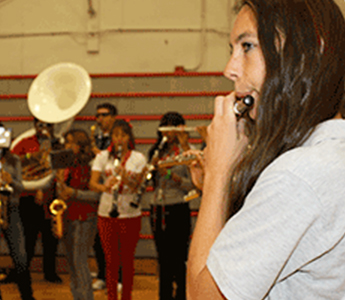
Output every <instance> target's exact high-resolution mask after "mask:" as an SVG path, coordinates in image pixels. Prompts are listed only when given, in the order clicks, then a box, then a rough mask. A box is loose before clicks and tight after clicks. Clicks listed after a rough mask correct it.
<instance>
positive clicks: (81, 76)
mask: <svg viewBox="0 0 345 300" xmlns="http://www.w3.org/2000/svg"><path fill="white" fill-rule="evenodd" d="M90 94H91V78H90V76H89V74H88V73H87V71H86V70H85V69H84V68H82V67H81V66H79V65H76V64H74V63H59V64H55V65H52V66H50V67H48V68H47V69H45V70H43V71H42V72H41V73H40V74H39V75H38V76H37V77H36V78H35V80H34V81H33V82H32V84H31V86H30V88H29V92H28V106H29V110H30V112H31V113H32V114H33V116H35V117H36V118H37V119H38V120H40V121H42V122H46V123H53V124H54V135H55V137H57V138H60V139H62V136H63V134H64V133H65V132H67V130H68V129H69V128H70V126H71V125H72V122H73V119H74V117H75V116H76V115H77V114H78V113H79V112H80V111H81V110H82V108H83V107H84V106H85V105H86V103H87V101H88V100H89V97H90ZM35 133H36V130H35V128H31V129H29V130H27V131H25V132H24V133H22V134H21V135H19V136H18V137H17V138H16V139H15V140H14V141H13V142H12V145H11V149H13V148H14V147H15V146H16V144H17V143H19V142H20V141H21V140H22V139H24V138H27V137H29V136H33V135H34V134H35ZM43 151H45V150H43ZM45 156H46V161H45V162H43V163H42V162H41V161H40V162H34V161H33V162H32V163H33V164H34V165H33V166H30V167H28V168H23V169H24V172H23V185H24V188H25V189H26V190H38V189H41V188H42V187H44V186H46V185H47V184H49V182H51V180H52V179H53V177H54V172H52V170H51V168H50V162H49V151H47V155H45ZM29 170H31V171H29ZM32 170H33V172H32ZM36 175H38V176H36Z"/></svg>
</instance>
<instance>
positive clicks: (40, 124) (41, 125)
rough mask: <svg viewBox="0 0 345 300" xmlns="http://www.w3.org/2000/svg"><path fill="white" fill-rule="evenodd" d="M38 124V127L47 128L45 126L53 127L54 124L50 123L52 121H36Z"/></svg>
mask: <svg viewBox="0 0 345 300" xmlns="http://www.w3.org/2000/svg"><path fill="white" fill-rule="evenodd" d="M36 126H37V127H38V128H45V127H52V126H53V124H50V123H36Z"/></svg>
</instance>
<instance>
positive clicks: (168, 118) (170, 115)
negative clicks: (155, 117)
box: [148, 111, 186, 160]
mask: <svg viewBox="0 0 345 300" xmlns="http://www.w3.org/2000/svg"><path fill="white" fill-rule="evenodd" d="M185 123H186V122H185V120H184V118H183V116H182V115H181V114H179V113H178V112H175V111H171V112H167V113H165V114H164V115H163V117H162V118H161V120H160V122H159V127H163V126H179V125H185ZM162 138H163V134H162V132H160V131H157V141H156V143H155V144H154V145H153V146H152V147H151V148H150V150H149V154H148V157H149V160H151V158H152V156H153V154H154V152H155V150H156V149H157V148H158V146H159V144H160V143H161V141H162ZM167 146H168V145H167V143H165V145H164V146H163V149H162V152H164V150H165V149H166V148H167Z"/></svg>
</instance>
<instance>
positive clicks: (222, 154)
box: [187, 93, 247, 300]
mask: <svg viewBox="0 0 345 300" xmlns="http://www.w3.org/2000/svg"><path fill="white" fill-rule="evenodd" d="M234 101H235V96H234V93H232V94H230V95H229V96H227V97H217V98H216V100H215V114H214V118H213V121H212V123H211V125H210V126H209V128H208V144H207V149H206V150H205V161H206V162H205V178H204V184H203V196H202V200H201V205H200V209H199V214H198V219H197V223H196V227H195V230H194V233H193V238H192V243H191V247H190V252H189V259H188V267H187V297H188V299H189V300H193V299H197V300H202V299H205V300H208V299H212V300H217V299H224V297H223V295H222V294H221V292H220V290H219V289H218V287H217V285H216V283H215V281H214V280H213V278H212V276H211V275H210V272H209V270H208V269H207V266H206V262H207V258H208V255H209V252H210V249H211V247H212V245H213V243H214V242H215V240H216V238H217V236H218V235H219V233H220V231H221V230H222V228H223V227H224V224H225V222H226V219H227V216H228V208H229V203H228V182H229V174H230V172H231V167H232V165H233V163H234V162H235V161H236V159H237V158H238V156H239V154H240V153H241V152H242V149H243V147H244V145H246V143H247V140H246V138H245V137H244V136H243V135H238V131H237V121H236V117H235V115H234V113H233V110H232V107H233V103H234ZM230 154H232V155H230Z"/></svg>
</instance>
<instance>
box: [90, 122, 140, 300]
mask: <svg viewBox="0 0 345 300" xmlns="http://www.w3.org/2000/svg"><path fill="white" fill-rule="evenodd" d="M110 135H111V138H112V144H111V145H110V146H109V148H108V149H107V150H104V151H102V152H101V153H100V154H98V155H97V156H96V158H95V160H94V163H93V166H92V173H91V181H90V187H91V188H92V189H94V190H95V191H97V192H102V196H101V200H100V204H99V208H98V230H99V234H100V237H101V241H102V246H103V249H104V253H105V258H106V263H107V267H106V270H107V276H106V280H107V289H108V299H109V300H110V299H111V300H113V299H117V282H118V272H119V267H120V266H121V267H122V282H123V289H122V297H121V299H124V300H125V299H126V300H128V299H132V296H131V293H132V287H133V278H134V252H135V248H136V245H137V243H138V240H139V233H140V228H141V208H140V206H139V207H133V206H132V205H131V203H132V202H133V201H134V199H135V196H136V191H137V189H138V187H139V184H140V182H141V172H142V170H143V168H144V167H145V165H146V159H145V156H144V155H143V154H142V153H140V152H138V151H136V150H134V148H135V143H134V137H133V132H132V128H131V126H130V124H129V123H127V122H126V121H124V120H116V121H115V123H114V126H113V128H112V130H111V131H110ZM114 164H115V165H114ZM101 177H103V179H104V180H103V181H100V179H101Z"/></svg>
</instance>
